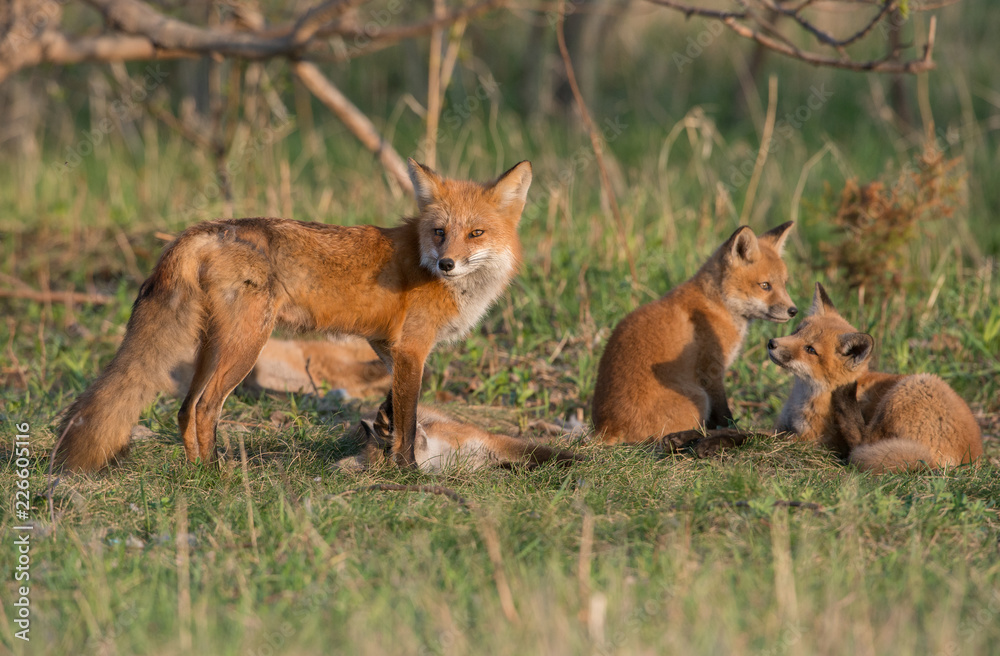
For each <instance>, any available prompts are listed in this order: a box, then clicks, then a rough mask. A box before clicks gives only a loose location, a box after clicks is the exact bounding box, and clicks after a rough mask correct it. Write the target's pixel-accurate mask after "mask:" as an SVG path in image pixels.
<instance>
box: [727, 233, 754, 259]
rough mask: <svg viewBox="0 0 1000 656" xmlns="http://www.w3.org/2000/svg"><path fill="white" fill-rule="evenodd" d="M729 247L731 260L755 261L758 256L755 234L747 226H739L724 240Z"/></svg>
mask: <svg viewBox="0 0 1000 656" xmlns="http://www.w3.org/2000/svg"><path fill="white" fill-rule="evenodd" d="M726 246H728V248H729V251H728V253H729V258H730V261H733V262H744V263H748V262H755V261H756V260H757V258H758V257H759V256H760V245H759V244H758V243H757V235H755V234H753V230H751V229H750V228H749V227H748V226H741V227H739V228H737V229H736V232H734V233H733V235H732V236H731V237H730V238H729V240H728V241H727V242H726Z"/></svg>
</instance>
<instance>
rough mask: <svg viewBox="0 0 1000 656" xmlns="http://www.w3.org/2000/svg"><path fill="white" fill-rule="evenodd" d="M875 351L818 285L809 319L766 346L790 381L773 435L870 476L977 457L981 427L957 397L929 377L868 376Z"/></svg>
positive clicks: (922, 375)
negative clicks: (810, 444)
mask: <svg viewBox="0 0 1000 656" xmlns="http://www.w3.org/2000/svg"><path fill="white" fill-rule="evenodd" d="M874 344H875V341H874V340H873V339H872V336H871V335H868V334H866V333H862V332H858V331H857V330H855V329H854V328H853V327H852V326H851V324H849V323H848V322H847V321H845V320H844V318H843V317H841V316H840V314H838V313H837V310H836V308H834V307H833V303H832V302H831V301H830V297H829V296H827V294H826V290H824V289H823V286H822V285H821V284H819V283H816V292H815V294H814V296H813V303H812V308H811V309H810V311H809V316H807V317H806V318H805V319H804V320H803V321H802V323H800V324H799V326H798V328H796V329H795V332H794V333H792V334H791V335H789V336H788V337H779V338H776V339H772V340H770V341H768V343H767V352H768V356H769V357H770V358H771V361H772V362H774V363H775V364H777V365H778V366H779V367H781V368H783V369H787V370H788V371H789V372H791V373H792V374H793V375H794V376H795V383H794V384H793V386H792V392H791V394H790V395H789V397H788V401H787V402H786V403H785V407H784V408H783V409H782V411H781V418H780V419H779V421H778V430H781V431H785V432H789V433H793V434H795V436H796V438H797V439H799V440H812V441H816V442H819V443H821V444H823V445H825V446H827V447H829V448H831V449H833V450H834V451H836V452H837V453H839V454H840V455H841V456H842V457H845V458H847V459H848V461H849V462H851V463H853V464H855V465H857V466H858V467H860V468H861V469H865V470H869V471H873V472H885V471H901V470H907V469H915V468H918V467H920V466H929V467H943V466H946V465H947V466H954V465H959V464H964V463H969V462H972V461H974V460H975V459H976V458H978V457H979V456H981V455H982V453H983V441H982V436H981V434H980V431H979V424H977V423H976V419H975V417H973V416H972V411H971V410H969V406H968V405H966V403H965V401H963V400H962V399H961V397H959V396H958V394H956V393H955V390H953V389H952V388H951V387H949V386H948V384H947V383H946V382H944V381H943V380H941V379H940V378H938V377H937V376H933V375H930V374H916V375H910V376H905V375H898V374H886V373H878V372H874V371H868V360H869V358H870V357H871V353H872V347H873V346H874Z"/></svg>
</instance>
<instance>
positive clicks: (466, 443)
mask: <svg viewBox="0 0 1000 656" xmlns="http://www.w3.org/2000/svg"><path fill="white" fill-rule="evenodd" d="M359 434H360V436H361V437H362V438H363V440H364V447H363V448H362V451H361V452H360V453H359V454H358V455H356V456H352V457H348V458H344V459H342V460H339V461H338V462H337V466H338V467H339V468H341V469H365V468H366V467H369V466H371V465H374V464H377V463H379V462H382V461H383V460H384V459H385V450H386V447H388V446H389V445H391V443H392V442H391V439H392V420H391V418H390V417H389V416H388V415H387V413H386V409H385V408H380V409H379V412H378V413H377V415H376V417H375V420H374V421H369V420H362V422H361V426H360V428H359ZM414 455H415V460H416V465H417V468H418V469H419V470H420V471H422V472H428V473H436V472H440V471H442V470H444V469H445V468H447V467H450V466H456V465H457V466H462V465H465V466H467V467H469V468H471V469H480V468H482V467H486V466H489V465H498V466H510V465H522V466H524V467H527V468H533V467H536V466H538V465H540V464H542V463H545V462H549V461H550V460H552V461H555V462H556V463H558V464H559V465H562V466H565V465H570V464H572V463H574V462H578V461H582V460H584V458H583V457H582V456H579V455H577V454H575V453H573V452H572V451H562V450H559V449H553V448H552V447H549V446H545V445H543V444H534V443H532V442H528V441H527V440H522V439H519V438H516V437H511V436H510V435H501V434H498V433H488V432H486V431H484V430H483V429H481V428H478V427H476V426H473V425H471V424H466V423H463V422H460V421H457V420H455V419H453V418H451V417H449V416H448V415H446V414H444V413H442V412H439V411H437V410H434V409H432V408H428V407H426V406H423V405H421V406H419V407H418V408H417V438H416V442H415V448H414Z"/></svg>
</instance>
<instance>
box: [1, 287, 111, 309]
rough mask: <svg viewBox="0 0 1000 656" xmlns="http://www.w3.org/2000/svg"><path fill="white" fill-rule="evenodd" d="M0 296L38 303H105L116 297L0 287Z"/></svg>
mask: <svg viewBox="0 0 1000 656" xmlns="http://www.w3.org/2000/svg"><path fill="white" fill-rule="evenodd" d="M0 298H23V299H27V300H29V301H35V302H37V303H89V304H91V305H104V304H106V303H111V302H112V301H114V300H115V299H114V298H113V297H111V296H105V295H104V294H84V293H81V292H53V291H48V292H39V291H35V290H34V289H0Z"/></svg>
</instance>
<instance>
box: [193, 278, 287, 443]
mask: <svg viewBox="0 0 1000 656" xmlns="http://www.w3.org/2000/svg"><path fill="white" fill-rule="evenodd" d="M220 305H221V306H222V307H223V310H222V311H221V312H219V311H216V312H209V313H208V316H207V317H206V319H205V323H206V325H205V326H204V332H203V335H202V340H201V346H200V348H199V350H198V356H197V362H196V364H195V373H194V377H193V379H192V381H191V387H190V389H189V391H188V394H187V397H185V399H184V402H183V403H182V404H181V409H180V412H179V413H178V415H177V420H178V424H179V425H180V428H181V437H182V439H183V440H184V450H185V454H186V455H187V458H188V460H190V461H192V462H194V461H195V460H196V459H197V458H199V457H200V458H201V459H202V460H203V461H208V460H210V459H212V457H213V456H214V455H215V433H216V428H217V426H218V423H219V414H220V413H221V411H222V405H223V404H224V403H225V401H226V399H227V398H228V397H229V395H230V394H231V393H232V391H233V390H234V389H235V388H236V386H237V385H239V384H240V382H241V381H242V380H243V379H244V378H246V377H247V375H248V374H249V373H250V371H251V369H253V366H254V364H255V363H256V362H257V357H258V356H259V355H260V352H261V350H262V349H263V348H264V344H265V343H266V342H267V338H268V337H269V336H270V335H271V331H272V330H273V329H274V324H275V316H276V314H275V308H274V305H273V302H272V301H271V299H270V297H269V296H268V295H267V294H260V293H257V294H253V293H251V294H247V293H246V292H244V293H243V294H241V295H240V297H239V298H238V299H237V301H236V302H233V303H229V304H216V307H218V306H220Z"/></svg>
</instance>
